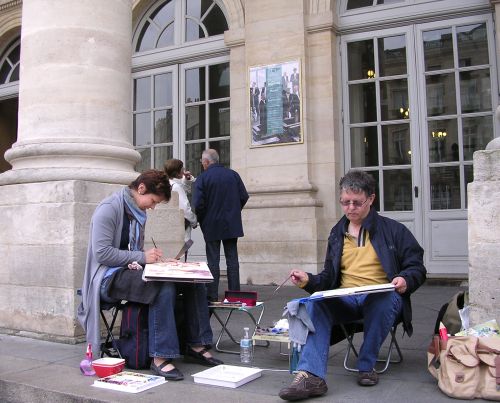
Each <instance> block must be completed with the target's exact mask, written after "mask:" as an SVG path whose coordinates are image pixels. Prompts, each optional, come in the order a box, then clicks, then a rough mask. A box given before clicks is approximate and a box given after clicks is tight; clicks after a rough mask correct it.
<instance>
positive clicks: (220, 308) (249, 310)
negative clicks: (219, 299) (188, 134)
mask: <svg viewBox="0 0 500 403" xmlns="http://www.w3.org/2000/svg"><path fill="white" fill-rule="evenodd" d="M208 307H209V308H210V309H211V310H212V312H213V315H214V316H215V319H217V321H218V322H219V323H220V324H221V326H222V329H221V331H220V333H219V336H218V337H217V341H216V343H215V350H217V351H219V352H221V353H229V354H239V353H240V349H239V348H238V349H237V350H226V349H223V348H220V347H219V344H220V342H221V339H222V337H223V336H224V334H227V336H228V337H229V339H230V340H231V341H232V342H233V343H234V344H236V345H238V346H239V345H240V339H239V338H238V339H236V338H235V337H234V336H233V335H232V334H231V332H230V331H229V329H228V324H229V321H230V319H231V317H232V316H233V313H234V312H243V313H245V314H246V315H248V317H249V318H250V319H251V321H252V324H253V331H251V332H250V334H249V336H250V338H252V337H253V335H254V334H255V329H256V328H257V326H259V324H260V321H261V319H262V315H264V309H265V305H264V302H257V303H256V304H255V305H232V304H217V305H209V306H208ZM220 314H222V315H220ZM257 314H258V316H257V319H255V315H257ZM223 315H226V316H225V318H224V319H222V318H221V316H223ZM249 327H250V326H249ZM241 332H242V334H243V329H241ZM265 346H266V347H267V346H269V341H266V344H265Z"/></svg>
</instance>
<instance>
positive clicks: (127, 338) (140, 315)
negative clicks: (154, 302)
mask: <svg viewBox="0 0 500 403" xmlns="http://www.w3.org/2000/svg"><path fill="white" fill-rule="evenodd" d="M148 311H149V306H148V305H144V304H138V303H135V302H127V303H126V304H125V306H124V308H123V311H122V323H121V326H120V339H119V341H118V349H119V350H120V354H121V355H122V357H123V358H125V365H126V366H127V368H131V369H143V368H149V366H150V364H151V357H149V344H148V336H149V331H148Z"/></svg>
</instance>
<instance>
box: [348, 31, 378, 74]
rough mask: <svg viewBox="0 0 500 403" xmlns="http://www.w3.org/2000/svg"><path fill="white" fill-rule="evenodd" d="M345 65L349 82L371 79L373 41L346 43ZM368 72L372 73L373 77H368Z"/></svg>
mask: <svg viewBox="0 0 500 403" xmlns="http://www.w3.org/2000/svg"><path fill="white" fill-rule="evenodd" d="M347 64H348V65H347V69H348V72H349V80H362V79H366V78H373V77H374V74H375V61H374V53H373V41H372V40H371V39H370V40H367V41H358V42H350V43H348V44H347ZM368 71H371V72H373V76H372V75H368Z"/></svg>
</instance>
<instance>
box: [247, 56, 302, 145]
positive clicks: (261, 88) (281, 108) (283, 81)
mask: <svg viewBox="0 0 500 403" xmlns="http://www.w3.org/2000/svg"><path fill="white" fill-rule="evenodd" d="M249 73H250V75H249V84H250V88H249V92H250V127H251V143H250V146H251V147H263V146H270V145H283V144H299V143H302V142H303V133H302V117H301V111H302V101H301V99H302V97H301V95H302V89H301V84H300V77H301V72H300V61H298V60H297V61H291V62H286V63H280V64H270V65H267V66H257V67H250V71H249Z"/></svg>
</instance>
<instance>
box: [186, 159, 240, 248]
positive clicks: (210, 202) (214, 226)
mask: <svg viewBox="0 0 500 403" xmlns="http://www.w3.org/2000/svg"><path fill="white" fill-rule="evenodd" d="M247 200H248V193H247V190H246V189H245V185H244V184H243V181H242V180H241V178H240V175H238V174H237V173H236V172H235V171H233V170H232V169H229V168H225V167H224V166H223V165H222V164H212V165H210V166H209V167H208V169H207V170H205V171H203V172H202V174H201V175H200V176H198V177H197V178H196V181H195V182H194V192H193V207H194V209H195V212H196V216H197V217H198V222H199V223H200V226H201V230H202V231H203V236H204V238H205V241H207V242H208V241H217V240H222V239H230V238H238V237H242V236H243V225H242V223H241V209H242V208H243V206H244V205H245V204H246V202H247Z"/></svg>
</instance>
